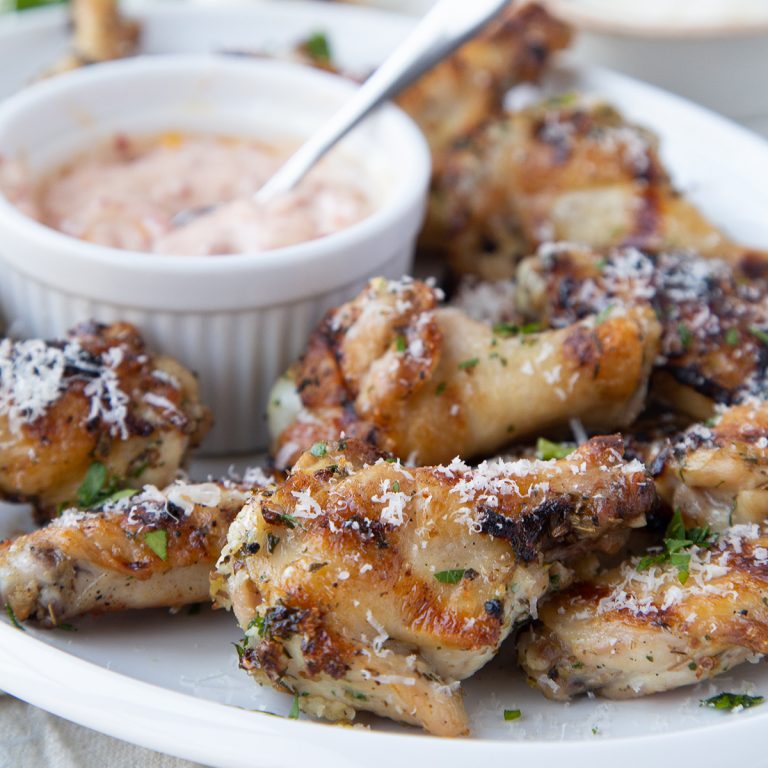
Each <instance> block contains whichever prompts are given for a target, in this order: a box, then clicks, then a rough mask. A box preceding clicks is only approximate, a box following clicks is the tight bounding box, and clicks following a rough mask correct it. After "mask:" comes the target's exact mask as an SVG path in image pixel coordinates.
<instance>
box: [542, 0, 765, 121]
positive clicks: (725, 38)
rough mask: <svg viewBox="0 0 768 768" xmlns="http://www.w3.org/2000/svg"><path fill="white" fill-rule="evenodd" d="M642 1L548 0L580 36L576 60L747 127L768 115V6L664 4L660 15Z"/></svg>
mask: <svg viewBox="0 0 768 768" xmlns="http://www.w3.org/2000/svg"><path fill="white" fill-rule="evenodd" d="M662 2H663V0H656V3H655V4H654V5H651V6H647V7H644V6H643V4H642V3H635V4H634V5H630V6H627V5H626V4H624V3H621V4H619V3H615V2H612V0H546V4H547V7H548V8H549V9H550V10H551V11H552V12H553V13H555V14H556V15H557V16H559V17H561V18H562V19H563V20H564V21H567V22H569V23H570V24H572V25H573V26H574V27H575V28H576V29H577V31H578V35H577V37H576V41H575V44H574V46H573V51H572V53H573V56H574V58H575V60H576V61H578V62H579V63H580V64H587V65H592V66H601V67H607V68H609V69H615V70H617V71H619V72H623V73H624V74H627V75H630V76H632V77H636V78H637V79H639V80H645V81H646V82H650V83H653V84H654V85H658V86H659V87H660V88H664V89H665V90H669V91H672V92H674V93H677V94H679V95H681V96H684V97H685V98H687V99H691V100H692V101H696V102H698V103H699V104H703V105H704V106H706V107H709V108H710V109H713V110H715V111H716V112H719V113H721V114H724V115H726V116H728V117H731V118H733V119H734V120H738V121H740V122H742V123H745V124H747V125H751V124H756V123H758V122H760V121H761V120H762V121H764V120H765V118H766V117H768V91H766V89H765V87H764V83H765V77H766V74H768V7H767V6H766V5H765V3H763V4H762V7H761V8H757V7H756V8H755V9H753V10H752V11H751V12H750V11H749V9H748V8H741V9H738V8H734V7H733V6H732V5H731V3H730V2H729V0H713V1H711V2H709V3H706V4H705V7H704V6H702V4H700V3H697V2H696V0H688V2H687V3H686V7H687V8H688V13H687V14H684V13H683V4H682V3H677V0H667V2H666V4H665V5H666V9H667V10H666V12H664V13H661V14H658V15H655V16H654V14H653V13H652V8H653V7H654V6H658V5H660V4H661V3H662Z"/></svg>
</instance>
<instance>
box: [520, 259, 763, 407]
mask: <svg viewBox="0 0 768 768" xmlns="http://www.w3.org/2000/svg"><path fill="white" fill-rule="evenodd" d="M646 303H649V304H650V305H651V306H652V307H653V309H654V311H655V312H656V315H657V316H658V317H659V319H660V321H661V325H662V330H663V332H662V336H661V354H660V356H659V359H658V360H657V361H656V366H657V368H659V369H661V371H663V376H658V377H657V380H656V382H655V384H656V387H655V388H656V390H657V394H659V395H660V396H662V397H664V398H665V399H667V400H668V401H669V402H670V404H671V405H673V406H675V407H676V408H677V409H678V410H681V411H683V412H685V413H687V414H689V415H690V416H692V417H694V418H699V419H701V420H704V419H706V418H708V417H710V416H711V415H712V414H713V406H714V404H732V403H738V402H740V401H743V400H744V399H745V398H752V397H759V398H761V399H763V398H766V397H768V292H767V291H766V286H765V284H763V282H762V281H751V282H745V281H743V280H738V279H737V278H736V277H735V276H734V274H733V271H732V269H731V268H730V267H729V266H728V265H727V264H726V263H725V262H722V261H720V260H717V259H712V260H704V259H701V258H697V256H696V255H694V254H690V253H686V252H666V251H665V252H656V253H654V252H645V251H640V250H638V249H636V248H631V247H629V248H618V249H613V250H609V251H605V252H598V251H593V250H591V249H589V248H585V247H580V246H574V245H570V244H556V245H550V246H542V248H540V249H539V252H538V254H537V255H536V256H534V257H532V258H530V259H527V260H526V261H524V262H523V263H522V264H521V266H520V269H519V270H518V291H517V297H516V308H517V311H519V312H521V313H523V314H524V315H526V316H528V317H529V318H533V317H535V318H536V319H537V320H540V321H542V322H544V323H546V324H550V325H552V326H554V327H565V326H568V325H570V324H572V323H574V322H576V321H578V320H579V319H580V318H582V317H585V316H588V315H594V314H596V313H597V314H599V316H600V317H602V318H609V317H610V316H611V313H612V312H613V311H615V310H616V309H617V308H618V307H626V306H635V305H641V304H646Z"/></svg>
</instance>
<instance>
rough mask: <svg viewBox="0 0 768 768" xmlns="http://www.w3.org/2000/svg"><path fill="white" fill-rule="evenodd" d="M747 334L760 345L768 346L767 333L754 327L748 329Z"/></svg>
mask: <svg viewBox="0 0 768 768" xmlns="http://www.w3.org/2000/svg"><path fill="white" fill-rule="evenodd" d="M749 332H750V333H751V334H752V335H753V336H754V337H755V338H756V339H757V340H758V341H759V342H760V343H761V344H765V345H766V346H768V331H763V330H762V329H760V328H756V327H755V326H754V325H751V326H750V327H749Z"/></svg>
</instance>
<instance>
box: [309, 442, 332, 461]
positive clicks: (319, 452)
mask: <svg viewBox="0 0 768 768" xmlns="http://www.w3.org/2000/svg"><path fill="white" fill-rule="evenodd" d="M309 452H310V453H311V454H312V455H313V456H315V457H316V458H318V459H319V458H321V457H322V456H325V454H326V453H328V448H327V447H326V445H325V443H315V444H314V445H313V446H312V447H311V448H310V449H309Z"/></svg>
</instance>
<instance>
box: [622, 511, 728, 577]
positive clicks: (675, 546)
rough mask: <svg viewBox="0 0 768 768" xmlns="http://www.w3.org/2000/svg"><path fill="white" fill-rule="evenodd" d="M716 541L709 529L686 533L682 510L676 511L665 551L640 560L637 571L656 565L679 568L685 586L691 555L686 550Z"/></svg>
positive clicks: (714, 535) (669, 526) (669, 528)
mask: <svg viewBox="0 0 768 768" xmlns="http://www.w3.org/2000/svg"><path fill="white" fill-rule="evenodd" d="M716 540H717V534H716V533H712V532H711V531H710V530H709V527H704V528H691V529H690V530H687V531H686V530H685V524H684V523H683V516H682V514H681V513H680V510H679V509H676V510H675V513H674V515H672V519H671V520H670V521H669V525H668V526H667V531H666V533H665V535H664V551H663V552H659V553H658V554H655V555H646V556H645V557H642V558H640V561H639V562H638V564H637V570H638V571H647V570H648V569H649V568H651V567H652V566H654V565H663V564H664V563H669V564H670V565H672V566H674V567H675V568H677V577H678V579H679V580H680V583H681V584H685V582H686V581H688V575H689V568H690V564H691V555H690V553H689V552H685V551H684V550H686V549H688V548H689V547H693V546H697V547H709V546H711V545H712V544H714V543H715V541H716Z"/></svg>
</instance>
